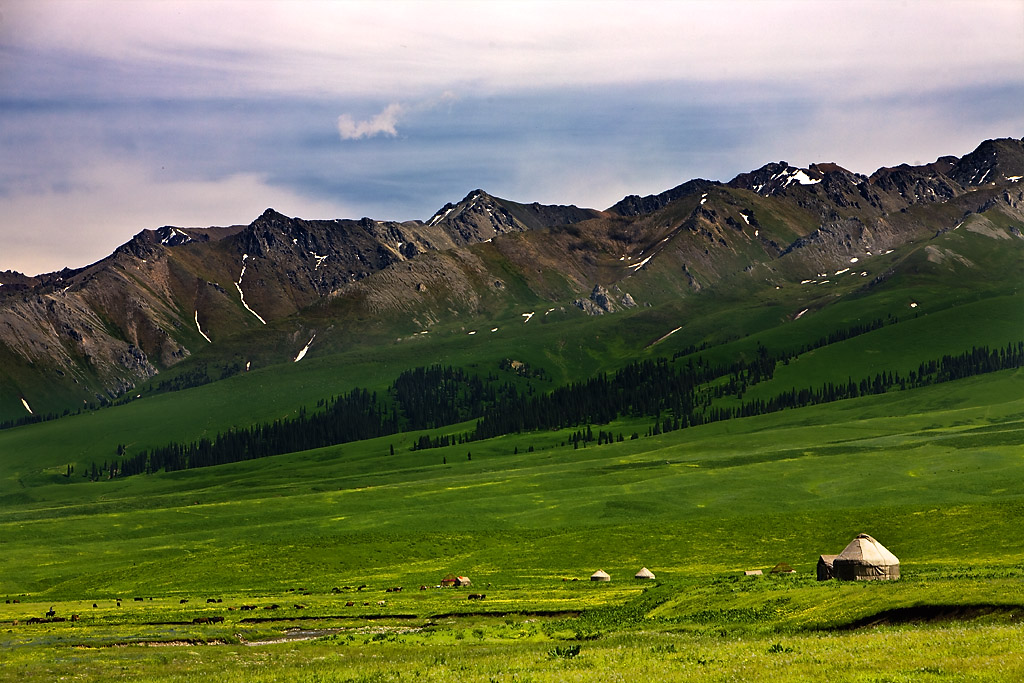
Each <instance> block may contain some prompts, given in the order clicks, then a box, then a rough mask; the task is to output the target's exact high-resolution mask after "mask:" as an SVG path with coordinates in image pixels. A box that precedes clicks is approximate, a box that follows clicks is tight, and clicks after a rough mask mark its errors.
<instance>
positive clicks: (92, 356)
mask: <svg viewBox="0 0 1024 683" xmlns="http://www.w3.org/2000/svg"><path fill="white" fill-rule="evenodd" d="M1022 178H1024V140H1019V139H1013V138H1004V139H996V140H987V141H985V142H982V143H981V144H980V145H979V146H978V147H977V149H975V150H974V151H973V152H971V153H970V154H967V155H965V156H963V157H961V158H957V157H953V156H944V157H940V158H939V159H937V160H936V161H935V162H933V163H930V164H924V165H917V166H911V165H907V164H901V165H899V166H895V167H891V168H881V169H879V170H877V171H876V172H874V173H873V174H871V175H870V176H865V175H862V174H857V173H853V172H850V171H848V170H846V169H844V168H843V167H842V166H839V165H838V164H835V163H818V164H811V165H810V166H809V167H808V168H797V167H794V166H791V165H789V164H788V163H786V162H784V161H780V162H773V163H768V164H765V165H764V166H762V167H761V168H759V169H757V170H754V171H751V172H749V173H743V174H740V175H738V176H737V177H735V178H734V179H732V180H731V181H729V182H727V183H722V182H717V181H710V180H701V179H696V180H690V181H688V182H685V183H683V184H681V185H679V186H677V187H674V188H672V189H669V190H666V191H665V192H662V193H660V194H656V195H648V196H643V197H641V196H637V195H631V196H628V197H625V198H623V199H622V200H621V201H619V202H617V203H616V204H614V205H613V206H611V207H608V208H607V209H605V210H595V209H587V208H578V207H576V206H571V205H569V206H560V205H541V204H537V203H533V204H523V203H517V202H513V201H509V200H506V199H501V198H498V197H494V196H492V195H490V194H488V193H487V192H485V191H483V190H474V191H472V192H470V193H469V194H467V195H466V197H465V198H463V199H462V200H461V201H459V202H457V203H448V204H445V205H444V206H443V207H442V208H441V209H439V210H438V211H437V212H436V213H435V214H434V215H433V216H431V217H430V218H428V219H427V220H425V221H419V220H417V221H405V222H395V221H386V220H383V221H382V220H373V219H370V218H363V219H360V220H348V219H335V220H304V219H300V218H291V217H288V216H284V215H282V214H280V213H278V212H276V211H274V210H273V209H267V210H266V211H265V212H264V213H263V214H262V215H260V216H259V217H258V218H256V219H255V220H254V221H252V222H251V223H249V224H248V225H235V226H229V227H208V228H186V227H172V226H165V227H162V228H159V229H156V230H143V231H142V232H140V233H138V234H137V235H135V236H134V237H133V238H132V239H131V240H130V241H129V242H127V243H126V244H123V245H122V246H120V247H118V248H117V249H116V250H115V251H114V253H112V254H111V255H110V256H108V257H107V258H105V259H103V260H101V261H99V262H97V263H95V264H92V265H90V266H87V267H85V268H80V269H74V270H72V269H64V270H61V271H59V272H55V273H47V274H42V275H38V276H27V275H24V274H21V273H17V272H13V271H4V272H0V420H5V419H6V420H17V419H18V418H25V417H28V416H29V415H30V414H31V415H32V416H36V417H38V416H39V415H41V414H59V413H61V412H67V411H71V410H76V409H78V408H80V407H83V406H90V405H96V404H102V403H106V402H110V401H113V400H116V399H118V398H119V397H123V396H125V395H127V394H129V392H133V391H135V390H136V389H138V388H139V387H141V386H142V385H144V384H145V385H146V386H148V387H149V388H151V389H152V388H153V387H156V386H158V383H159V381H160V378H161V377H162V376H163V377H171V376H175V372H177V373H178V375H177V376H179V377H180V376H182V373H184V370H182V369H183V368H188V367H191V366H197V364H198V361H199V359H202V361H203V368H204V370H203V373H204V375H205V378H204V381H207V380H211V379H212V380H215V379H217V378H219V377H221V376H226V375H228V374H232V373H237V372H244V371H246V370H248V369H249V368H251V367H252V366H253V364H256V365H258V366H267V365H273V364H278V363H291V362H297V361H300V360H302V359H303V358H305V357H306V356H308V355H310V354H316V353H318V352H321V353H325V352H329V351H331V350H338V349H342V348H351V347H352V346H355V345H360V344H368V345H376V344H385V343H394V342H395V341H396V340H399V339H407V338H410V337H413V336H415V335H422V334H429V333H430V332H431V331H432V330H434V329H436V328H439V327H440V326H443V327H444V328H445V329H448V330H450V329H456V328H457V329H459V330H461V331H463V332H465V333H467V334H469V333H475V332H476V331H477V328H479V329H480V330H485V329H494V328H493V327H490V326H491V325H497V324H499V321H501V322H502V324H507V323H508V321H514V322H516V323H517V324H519V323H522V322H524V318H525V321H526V322H529V321H530V319H531V318H532V317H533V316H535V315H537V316H544V315H547V314H555V315H559V316H586V315H615V314H616V313H617V312H619V311H621V310H623V309H630V308H643V307H657V306H659V305H662V304H665V303H666V302H674V301H679V300H686V299H687V298H689V297H694V296H698V295H701V296H706V295H708V293H711V292H715V291H718V290H722V289H723V288H729V289H735V288H736V287H738V286H750V287H756V288H774V289H781V288H794V287H808V286H818V287H820V286H823V285H825V283H828V282H830V281H831V280H832V278H836V277H845V278H849V277H857V278H859V281H858V287H862V288H865V289H869V288H871V287H875V286H877V285H879V284H880V283H882V282H884V281H885V280H886V279H887V278H890V277H894V276H897V275H898V274H899V269H900V267H901V266H900V262H897V261H894V260H893V259H892V258H884V257H888V256H889V255H890V254H893V252H896V253H897V254H905V253H909V252H910V251H921V253H922V254H924V255H925V257H926V258H927V260H928V261H929V262H932V263H943V262H948V263H950V264H958V265H959V266H960V267H964V268H970V267H971V262H970V259H969V258H967V257H965V256H964V255H963V254H960V253H957V252H955V251H954V250H951V249H949V248H948V247H943V246H939V245H937V244H934V243H931V242H933V241H934V240H935V239H936V238H937V237H938V236H941V235H943V234H945V233H948V232H949V231H953V230H957V229H959V228H961V227H963V229H964V230H969V231H972V232H974V233H977V234H980V235H984V236H986V237H989V238H991V239H992V240H993V241H992V245H993V247H994V248H996V247H999V246H1001V245H1014V247H1015V248H1018V249H1019V248H1020V246H1019V245H1021V243H1022V241H1024V234H1022V230H1024V185H1022V183H1021V181H1022ZM869 264H870V265H869ZM1010 275H1011V276H1019V274H1010ZM830 296H838V294H835V295H832V294H829V293H828V291H827V288H825V289H822V290H821V295H820V297H818V298H817V299H816V300H815V301H814V302H813V303H812V304H811V305H810V306H809V307H806V308H803V309H801V310H803V311H806V310H810V309H811V308H821V307H825V306H827V305H828V304H829V301H830V298H829V297H830ZM791 315H792V316H793V317H798V316H799V315H803V313H802V312H801V311H800V310H793V311H792V313H791ZM211 368H213V369H211Z"/></svg>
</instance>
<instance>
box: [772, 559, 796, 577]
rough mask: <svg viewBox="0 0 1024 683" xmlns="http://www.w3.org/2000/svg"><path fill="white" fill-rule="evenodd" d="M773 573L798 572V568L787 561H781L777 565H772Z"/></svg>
mask: <svg viewBox="0 0 1024 683" xmlns="http://www.w3.org/2000/svg"><path fill="white" fill-rule="evenodd" d="M770 573H771V574H796V570H795V569H793V568H792V567H791V566H789V565H788V564H786V563H785V562H779V563H778V564H777V565H775V566H774V567H772V570H771V572H770Z"/></svg>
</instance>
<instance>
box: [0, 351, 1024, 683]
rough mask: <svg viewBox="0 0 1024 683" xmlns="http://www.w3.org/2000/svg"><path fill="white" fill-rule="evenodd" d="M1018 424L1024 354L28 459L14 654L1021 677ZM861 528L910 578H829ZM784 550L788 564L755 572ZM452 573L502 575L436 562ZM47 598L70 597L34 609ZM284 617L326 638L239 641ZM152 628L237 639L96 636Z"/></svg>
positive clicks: (501, 672)
mask: <svg viewBox="0 0 1024 683" xmlns="http://www.w3.org/2000/svg"><path fill="white" fill-rule="evenodd" d="M617 427H621V428H622V429H624V430H629V429H630V428H631V425H629V424H626V423H623V424H621V425H618V426H617ZM1022 434H1024V373H1021V372H1019V371H1018V372H1004V373H999V374H997V375H993V376H986V377H983V378H974V379H970V380H965V381H962V382H957V383H955V384H950V385H942V386H937V387H929V388H925V389H918V390H915V391H913V392H901V393H892V394H887V395H883V396H877V397H870V398H863V399H857V400H854V401H845V402H840V403H836V404H830V405H825V406H817V407H815V408H808V409H803V410H799V411H790V412H783V413H778V414H774V415H768V416H762V417H758V418H751V419H744V420H735V421H731V422H726V423H718V424H714V425H707V426H705V427H701V428H694V429H690V430H684V431H681V432H674V433H670V434H665V435H661V436H658V437H648V438H642V439H639V440H636V441H629V440H627V441H625V442H622V443H616V444H608V445H603V446H600V447H596V446H590V447H588V448H585V449H580V450H573V449H571V448H567V447H563V446H561V445H560V444H561V441H562V437H563V435H561V434H558V433H545V434H530V435H518V436H510V437H505V438H502V439H495V440H493V441H490V442H484V443H480V444H473V447H472V460H468V459H466V455H465V452H464V451H465V447H450V448H448V449H436V450H430V451H418V452H410V451H408V450H407V449H406V448H405V445H406V444H405V443H403V442H402V441H401V440H396V439H384V440H381V441H379V442H363V443H359V444H352V445H349V446H339V447H332V448H326V449H321V450H318V451H313V452H308V453H301V454H293V455H288V456H280V457H275V458H267V459H263V460H258V461H251V462H246V463H238V464H235V465H230V466H224V467H218V468H210V469H206V470H196V471H185V472H178V473H171V474H160V475H153V476H148V477H147V476H139V477H133V478H127V479H124V480H114V481H108V482H93V483H75V484H66V483H59V482H58V483H47V484H43V483H39V484H38V485H36V486H32V487H28V488H27V489H26V492H24V493H22V494H20V497H19V494H14V495H13V496H11V495H8V496H6V497H5V504H4V507H3V513H2V515H0V538H3V544H4V555H3V557H4V559H3V574H2V577H0V581H2V589H0V592H2V594H3V595H4V596H5V598H6V599H12V598H13V599H18V600H19V602H18V603H16V604H15V603H9V604H8V603H5V604H3V605H0V626H2V625H3V623H4V622H5V623H6V624H7V627H6V628H5V629H3V631H4V632H3V633H0V641H2V643H3V645H4V647H3V650H2V653H0V658H2V659H3V661H2V662H0V663H2V664H3V666H2V671H3V673H2V674H0V679H3V680H7V679H10V680H14V679H15V678H19V679H25V678H28V679H30V680H31V679H32V678H33V677H34V678H36V679H39V680H50V679H52V678H59V677H60V676H62V675H68V676H72V675H74V676H82V677H85V678H90V679H94V680H103V679H108V678H114V677H124V678H128V679H134V678H138V679H143V680H145V679H153V680H157V679H160V680H191V679H193V678H198V677H200V676H204V675H214V674H215V673H217V672H220V673H217V675H218V676H220V677H222V678H223V676H225V675H227V674H224V673H223V671H224V668H225V667H230V668H231V670H232V672H233V673H231V674H230V675H233V676H236V677H237V678H238V679H239V680H241V679H243V678H244V679H245V680H310V681H313V680H406V679H407V678H421V679H425V680H492V679H495V678H496V679H497V680H524V679H531V680H567V679H570V680H571V679H577V680H590V679H593V678H595V677H602V678H606V677H611V678H615V677H616V676H618V677H622V678H631V677H632V676H634V675H636V674H637V673H638V672H639V673H640V674H643V673H644V672H646V674H647V675H649V676H650V677H653V678H655V679H657V680H730V679H733V680H744V679H749V678H750V677H758V676H760V675H764V674H765V672H767V671H772V672H783V673H784V674H785V676H786V677H787V678H790V679H792V680H807V679H809V678H811V677H813V676H815V675H817V674H820V673H821V672H823V671H824V672H828V671H833V672H836V674H837V675H838V673H839V672H841V671H844V670H846V667H848V666H849V664H848V663H846V662H847V659H846V658H851V659H852V661H854V662H857V663H858V664H857V666H859V667H863V669H862V671H861V670H859V671H861V673H858V676H860V677H859V678H858V677H852V678H849V679H848V680H865V681H867V680H963V679H965V678H964V677H967V678H969V679H971V680H985V679H986V678H987V679H988V680H1009V679H1011V678H1012V677H1013V676H1014V675H1015V674H1016V673H1019V672H1020V671H1021V670H1022V666H1024V663H1022V661H1021V659H1020V656H1019V654H1017V652H1018V650H1017V648H1016V647H1015V645H1016V644H1018V643H1019V638H1020V636H1021V631H1020V628H1019V627H1018V625H1017V618H1018V617H1017V616H1016V615H1017V614H1019V613H1020V611H1021V610H1024V582H1022V581H1021V579H1022V578H1024V551H1022V550H1021V548H1020V546H1019V543H1017V542H1016V539H1017V538H1018V537H1019V534H1018V533H1017V529H1018V527H1019V521H1020V517H1021V512H1022V500H1021V497H1020V494H1019V491H1018V487H1017V483H1018V482H1019V481H1020V480H1021V478H1022V475H1024V471H1022V468H1024V452H1022V449H1021V448H1020V444H1021V443H1022V441H1024V438H1022ZM405 438H409V439H411V438H412V437H411V436H407V437H405ZM392 442H393V443H394V445H395V446H396V454H395V455H394V456H390V455H388V452H389V451H388V445H390V443H392ZM529 446H534V451H533V452H532V453H530V452H527V449H528V447H529ZM517 449H518V451H519V453H518V454H513V452H514V451H515V450H517ZM442 458H444V459H446V460H447V464H442V462H441V459H442ZM860 531H869V532H871V533H872V534H874V535H875V536H876V537H878V538H880V539H882V540H883V542H884V543H886V545H887V546H888V547H889V548H891V549H893V550H894V551H895V552H896V553H897V554H898V555H899V556H900V557H901V559H902V561H903V572H904V578H903V580H901V581H900V582H899V583H897V584H893V585H877V584H874V585H867V586H865V585H851V584H845V585H841V584H837V583H824V584H819V583H817V582H815V581H813V578H812V575H813V567H814V563H815V561H816V559H817V555H818V554H819V553H825V552H833V553H834V552H838V551H839V550H840V549H841V548H842V546H843V545H844V544H845V543H846V541H848V540H849V538H850V537H851V536H852V535H853V534H855V533H857V532H860ZM779 561H786V562H788V563H790V564H792V565H793V566H794V567H795V568H796V569H797V570H798V574H797V575H796V576H794V577H761V578H758V579H747V578H741V577H740V573H741V571H742V570H743V569H749V568H760V569H765V570H767V569H769V568H770V567H772V566H773V565H774V564H775V563H776V562H779ZM641 565H646V566H649V567H651V568H652V569H653V570H654V571H655V572H656V573H657V574H658V581H657V582H655V585H650V584H643V583H641V582H636V581H634V580H632V579H631V578H629V577H631V576H632V574H633V573H634V572H635V571H636V570H637V569H638V568H639V567H640V566H641ZM599 567H601V568H604V569H605V570H606V571H608V572H609V573H611V574H612V576H613V581H612V583H611V584H609V585H595V584H591V583H589V582H587V581H586V578H587V576H588V575H589V574H590V573H591V572H592V571H593V570H595V569H597V568H599ZM449 571H454V572H457V573H468V574H469V575H471V577H472V578H473V579H474V588H473V589H472V590H475V591H479V592H481V593H485V594H486V595H487V598H486V599H485V600H484V601H480V602H476V601H468V600H466V591H452V590H438V589H434V588H432V586H434V585H436V584H437V582H438V581H439V580H440V578H441V576H443V575H444V574H445V573H447V572H449ZM563 579H569V580H568V581H565V580H563ZM571 579H581V580H580V581H572V580H571ZM363 584H366V586H367V587H366V588H364V589H363V590H361V591H360V590H355V589H356V588H357V587H358V586H360V585H363ZM396 585H401V586H403V587H404V588H405V590H404V591H402V592H401V593H385V592H384V590H385V588H388V587H392V586H396ZM419 585H427V586H430V587H431V588H429V589H428V590H425V591H420V590H416V589H417V588H418V586H419ZM335 588H337V589H338V592H334V590H333V589H335ZM137 597H141V598H143V600H141V601H136V600H135V599H134V598H137ZM150 598H152V600H151V599H150ZM217 598H219V599H221V600H222V601H223V602H220V603H207V602H206V600H207V599H217ZM117 599H120V601H121V605H120V606H117V605H116V602H115V601H116V600H117ZM182 599H187V600H188V601H189V602H187V603H185V604H181V602H180V601H181V600H182ZM382 600H383V601H384V604H378V602H379V601H382ZM348 602H354V603H355V604H354V605H353V606H351V607H349V606H346V604H347V603H348ZM94 603H95V604H96V605H97V607H95V608H94V607H92V605H93V604H94ZM363 603H369V604H368V605H364V604H363ZM243 604H246V605H255V606H256V607H257V610H254V611H245V612H243V611H240V610H239V609H238V608H240V607H241V605H243ZM271 604H278V605H279V606H280V607H279V608H278V609H276V610H267V609H264V608H265V607H267V606H268V605H271ZM297 604H301V605H302V606H303V608H304V609H301V610H300V609H297V608H296V607H295V605H297ZM51 606H52V607H53V608H54V610H55V612H56V613H57V615H58V616H61V615H63V616H65V617H68V616H69V615H70V614H72V613H74V614H79V615H80V617H81V618H80V620H79V621H77V622H70V621H69V622H56V623H45V624H26V623H25V621H26V620H27V619H29V618H31V617H33V616H34V617H41V616H42V613H43V612H45V611H46V610H47V609H49V608H50V607H51ZM231 608H235V609H231ZM900 609H902V610H903V611H902V612H901V611H899V610H900ZM253 615H256V617H258V618H262V619H267V620H268V621H246V620H247V619H248V620H251V619H253V618H254V617H253ZM208 616H222V617H224V618H225V621H224V622H223V623H221V624H211V625H206V624H193V623H192V621H193V620H194V619H197V618H203V617H208ZM950 616H952V617H956V618H957V619H959V620H963V619H968V623H967V624H966V625H964V624H963V623H962V621H954V622H950V623H947V622H945V621H943V619H944V618H949V617H950ZM972 619H973V620H972ZM15 621H18V622H19V623H18V625H17V626H15V625H14V624H13V622H15ZM872 621H879V622H881V623H882V625H881V626H877V627H874V628H867V629H865V628H853V629H852V630H849V631H845V630H842V629H845V628H849V627H856V626H858V625H861V624H864V623H870V622H872ZM903 622H909V623H903ZM921 622H926V623H924V624H922V623H921ZM289 629H298V630H299V631H298V632H293V633H292V634H291V635H290V636H286V635H282V634H287V633H288V630H289ZM285 637H292V638H301V637H306V638H312V639H311V640H302V641H299V640H295V641H289V642H284V643H279V644H268V645H262V646H260V647H252V646H248V645H246V644H245V642H250V643H251V641H266V640H279V639H282V638H285ZM156 642H186V643H201V642H216V643H224V644H222V645H210V646H203V647H200V646H180V647H177V648H174V647H169V648H161V649H157V648H155V647H153V646H151V645H143V644H136V645H129V646H127V647H114V648H111V647H108V646H110V645H113V644H124V643H156ZM897 642H898V643H899V645H897V644H896V643H897ZM906 643H918V644H919V645H918V646H915V647H908V646H907V645H906ZM577 645H578V646H579V647H580V652H579V654H578V655H576V656H572V655H571V653H572V649H571V648H573V647H575V646H577ZM558 653H561V654H558ZM51 657H53V660H52V661H50V659H51ZM937 662H938V663H937ZM286 672H287V673H286ZM887 677H888V678H887ZM224 680H232V679H231V678H230V677H228V678H224Z"/></svg>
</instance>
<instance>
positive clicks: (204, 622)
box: [192, 617, 210, 624]
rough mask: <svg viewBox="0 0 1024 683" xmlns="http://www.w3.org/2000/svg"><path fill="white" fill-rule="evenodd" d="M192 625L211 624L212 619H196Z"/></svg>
mask: <svg viewBox="0 0 1024 683" xmlns="http://www.w3.org/2000/svg"><path fill="white" fill-rule="evenodd" d="M192 623H193V624H209V623H210V617H196V618H195V619H193V620H192Z"/></svg>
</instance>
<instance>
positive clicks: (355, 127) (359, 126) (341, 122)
mask: <svg viewBox="0 0 1024 683" xmlns="http://www.w3.org/2000/svg"><path fill="white" fill-rule="evenodd" d="M404 111H405V107H404V106H402V105H401V104H399V103H397V102H393V103H392V104H389V105H388V106H387V107H385V108H384V111H382V112H381V113H379V114H377V115H376V116H374V117H373V118H370V119H367V120H366V121H356V120H355V119H353V118H352V116H351V115H349V114H342V115H341V116H339V117H338V133H339V134H340V135H341V139H342V140H361V139H363V138H372V137H373V136H375V135H390V136H391V137H395V136H396V135H398V131H397V130H395V126H396V125H397V124H398V117H399V116H400V115H401V114H402V113H403V112H404Z"/></svg>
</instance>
